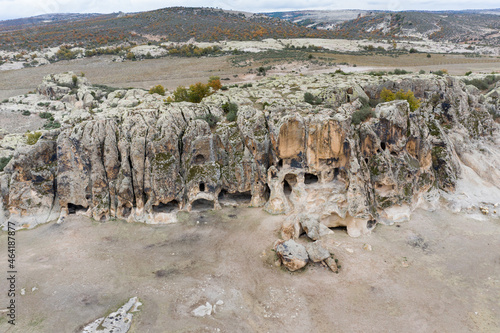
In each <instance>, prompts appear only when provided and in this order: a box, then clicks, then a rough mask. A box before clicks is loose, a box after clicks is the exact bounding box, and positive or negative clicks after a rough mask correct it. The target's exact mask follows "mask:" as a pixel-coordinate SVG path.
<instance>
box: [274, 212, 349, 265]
mask: <svg viewBox="0 0 500 333" xmlns="http://www.w3.org/2000/svg"><path fill="white" fill-rule="evenodd" d="M304 233H305V234H306V235H307V238H308V239H309V240H310V241H309V242H307V243H306V245H305V246H304V245H302V244H300V243H298V242H296V241H295V240H298V238H299V237H300V236H301V235H302V234H304ZM332 234H333V231H332V230H330V229H329V228H328V227H327V226H325V225H324V224H322V223H320V222H319V220H318V216H314V215H309V214H297V215H295V216H294V217H293V218H292V219H287V221H286V222H284V223H283V225H282V228H281V237H282V238H283V240H277V241H276V242H275V243H274V251H275V253H276V255H277V256H278V259H279V263H280V264H283V265H284V266H285V267H286V268H288V270H290V271H292V272H293V271H296V270H298V269H301V268H303V267H304V266H305V265H306V264H307V263H308V262H310V261H311V262H315V263H318V262H323V263H324V264H326V265H327V266H328V267H330V269H331V270H332V271H333V272H335V273H338V269H339V267H338V265H337V259H335V258H334V257H333V253H330V252H329V251H328V250H327V249H326V248H325V247H323V245H322V240H321V238H323V237H324V236H327V235H332Z"/></svg>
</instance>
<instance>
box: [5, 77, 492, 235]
mask: <svg viewBox="0 0 500 333" xmlns="http://www.w3.org/2000/svg"><path fill="white" fill-rule="evenodd" d="M71 84H74V86H73V87H69V86H70V85H71ZM66 88H67V89H69V90H70V92H67V89H66ZM384 88H389V89H391V90H393V91H396V90H398V89H403V90H411V91H413V92H414V93H415V96H416V97H417V98H420V99H421V106H420V108H419V109H417V110H411V109H410V106H409V104H408V102H407V101H401V100H396V101H392V102H388V103H380V104H378V105H377V106H376V107H375V108H374V109H373V113H374V116H372V117H371V118H369V119H366V120H365V121H363V122H361V123H360V124H355V123H353V121H352V115H353V114H354V113H355V112H359V109H361V108H363V105H366V103H367V101H368V99H372V100H374V99H377V98H379V96H380V92H381V91H382V89H384ZM307 90H311V91H314V92H317V95H318V96H320V97H321V98H322V100H323V101H324V102H323V104H321V105H314V106H313V105H309V104H307V103H305V102H304V101H303V95H304V91H307ZM38 91H39V93H40V94H44V95H47V96H48V97H50V98H51V99H61V100H66V101H67V102H65V105H66V108H69V110H67V111H66V112H67V115H68V118H65V119H67V124H65V125H64V126H63V127H62V128H61V129H60V130H57V131H54V132H47V133H45V134H44V135H43V136H42V138H41V139H40V140H39V142H37V143H36V144H35V145H34V146H28V147H25V148H23V149H21V150H19V151H17V152H16V155H15V156H14V158H13V159H12V161H11V162H10V163H9V165H8V166H7V167H6V168H5V171H4V173H2V174H0V180H1V182H0V185H1V194H2V200H1V206H0V209H1V210H2V212H3V213H2V214H0V218H1V222H2V223H5V221H7V219H10V220H14V221H16V223H18V225H19V227H21V226H23V225H24V226H27V227H31V226H33V225H35V224H37V223H42V222H45V221H47V220H50V219H53V218H54V217H55V216H56V215H57V216H59V217H60V218H61V220H62V219H64V217H65V216H66V215H67V214H71V213H74V212H80V213H81V214H86V215H87V216H89V217H92V218H94V219H95V220H98V221H105V220H108V219H112V218H120V219H127V220H129V221H141V222H146V223H171V222H175V221H176V220H177V212H178V211H179V210H186V211H190V210H193V209H198V208H197V207H198V206H199V203H200V202H205V203H206V202H209V203H210V205H211V206H212V207H213V208H214V209H218V208H220V199H221V198H227V197H231V196H232V195H234V196H236V195H238V196H240V197H245V198H247V199H246V200H247V201H246V202H247V204H248V205H251V206H255V207H264V209H265V210H266V211H267V212H269V213H271V214H289V215H290V216H289V218H287V223H286V225H285V226H284V229H283V232H282V234H283V235H284V238H285V239H289V238H297V237H298V236H299V235H300V233H301V232H303V231H304V232H306V233H307V234H308V235H309V234H311V235H310V237H311V238H313V239H319V238H320V237H321V236H322V235H325V234H328V233H329V232H330V230H328V228H333V227H339V226H345V227H346V228H347V231H348V233H349V234H350V235H351V236H359V235H362V234H364V233H368V232H369V231H370V230H371V229H372V228H373V227H374V226H375V224H376V223H378V222H381V223H388V224H391V223H394V222H399V221H404V220H407V219H408V218H409V216H410V213H411V211H412V210H413V209H414V208H415V207H416V206H417V205H418V204H419V202H420V201H421V198H422V195H423V194H425V193H427V192H428V191H429V190H440V191H447V192H452V191H453V190H454V189H455V187H456V184H457V180H458V179H459V177H460V173H461V165H463V161H462V160H461V158H462V156H467V151H468V149H469V148H470V147H471V146H472V145H473V144H475V143H477V142H483V141H484V140H485V139H484V138H494V137H496V135H497V133H498V124H497V123H495V122H494V121H493V119H492V117H491V115H490V113H488V110H487V108H486V106H485V104H484V101H485V99H484V97H482V95H481V94H480V93H479V92H478V91H474V90H473V89H471V88H470V86H465V85H464V84H463V83H462V82H461V81H460V80H458V79H456V78H453V77H444V78H440V77H434V76H426V77H420V76H405V77H392V79H391V80H381V81H379V80H378V79H377V78H373V77H369V76H361V75H360V76H354V75H353V76H341V75H340V76H331V75H322V76H316V77H281V78H266V79H263V80H262V81H261V83H259V87H257V86H255V87H252V88H231V89H229V90H228V91H226V92H224V91H220V92H217V93H215V94H213V95H211V96H209V97H207V98H205V99H204V100H203V101H202V103H200V104H191V103H185V102H183V103H172V104H167V103H165V102H164V100H165V98H166V97H163V96H159V95H156V94H154V95H150V94H147V93H146V92H145V91H142V90H138V89H132V90H128V91H125V90H123V91H114V92H111V93H106V92H105V91H103V90H99V89H96V88H93V87H92V86H90V85H89V84H88V82H87V81H86V79H85V78H81V77H78V78H77V80H76V83H74V79H73V75H72V73H69V74H62V75H53V76H50V77H48V78H46V79H45V80H44V83H43V84H42V85H41V86H40V87H39V89H38ZM71 96H74V100H73V101H72V102H69V101H70V100H71V99H72V97H71ZM167 97H168V96H167ZM228 101H232V102H236V103H237V104H238V109H239V110H238V118H237V121H232V122H230V121H226V120H225V115H224V111H223V109H222V104H223V103H225V102H228ZM96 108H98V110H99V112H95V111H94V110H96ZM75 110H78V111H75ZM75 112H77V114H78V115H79V116H78V117H72V115H74V114H75ZM82 115H85V116H82ZM63 116H64V114H63V115H62V116H61V117H63ZM207 117H213V118H214V117H215V118H219V119H220V120H219V122H218V123H217V124H215V125H213V124H212V126H211V125H210V124H209V123H208V122H207V120H206V119H208V118H207ZM495 154H497V153H496V152H493V153H492V155H491V156H493V155H494V156H498V154H497V155H495ZM495 158H496V157H495ZM485 160H487V158H486V157H485ZM493 161H495V159H493ZM492 163H493V162H490V164H492ZM469 164H471V162H470V158H469ZM479 169H480V168H479ZM490 169H491V170H490V171H488V172H484V173H485V174H490V175H494V174H495V173H498V172H499V171H498V164H496V167H495V165H494V163H493V165H490ZM492 181H493V180H492ZM497 186H498V185H497ZM298 214H301V215H300V216H299V215H298ZM285 236H286V237H285Z"/></svg>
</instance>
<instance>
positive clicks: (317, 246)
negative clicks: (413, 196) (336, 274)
mask: <svg viewBox="0 0 500 333" xmlns="http://www.w3.org/2000/svg"><path fill="white" fill-rule="evenodd" d="M306 251H307V254H308V255H309V259H311V261H313V262H320V261H323V260H325V259H326V258H328V257H330V252H329V251H328V250H327V249H325V248H324V247H323V246H322V245H321V241H315V242H312V243H307V244H306Z"/></svg>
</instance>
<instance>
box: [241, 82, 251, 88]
mask: <svg viewBox="0 0 500 333" xmlns="http://www.w3.org/2000/svg"><path fill="white" fill-rule="evenodd" d="M252 86H253V84H251V83H245V84H244V85H242V86H241V88H251V87H252Z"/></svg>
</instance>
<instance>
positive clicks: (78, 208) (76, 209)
mask: <svg viewBox="0 0 500 333" xmlns="http://www.w3.org/2000/svg"><path fill="white" fill-rule="evenodd" d="M86 211H87V208H85V207H83V206H80V205H75V204H72V203H68V214H76V213H77V212H86Z"/></svg>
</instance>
